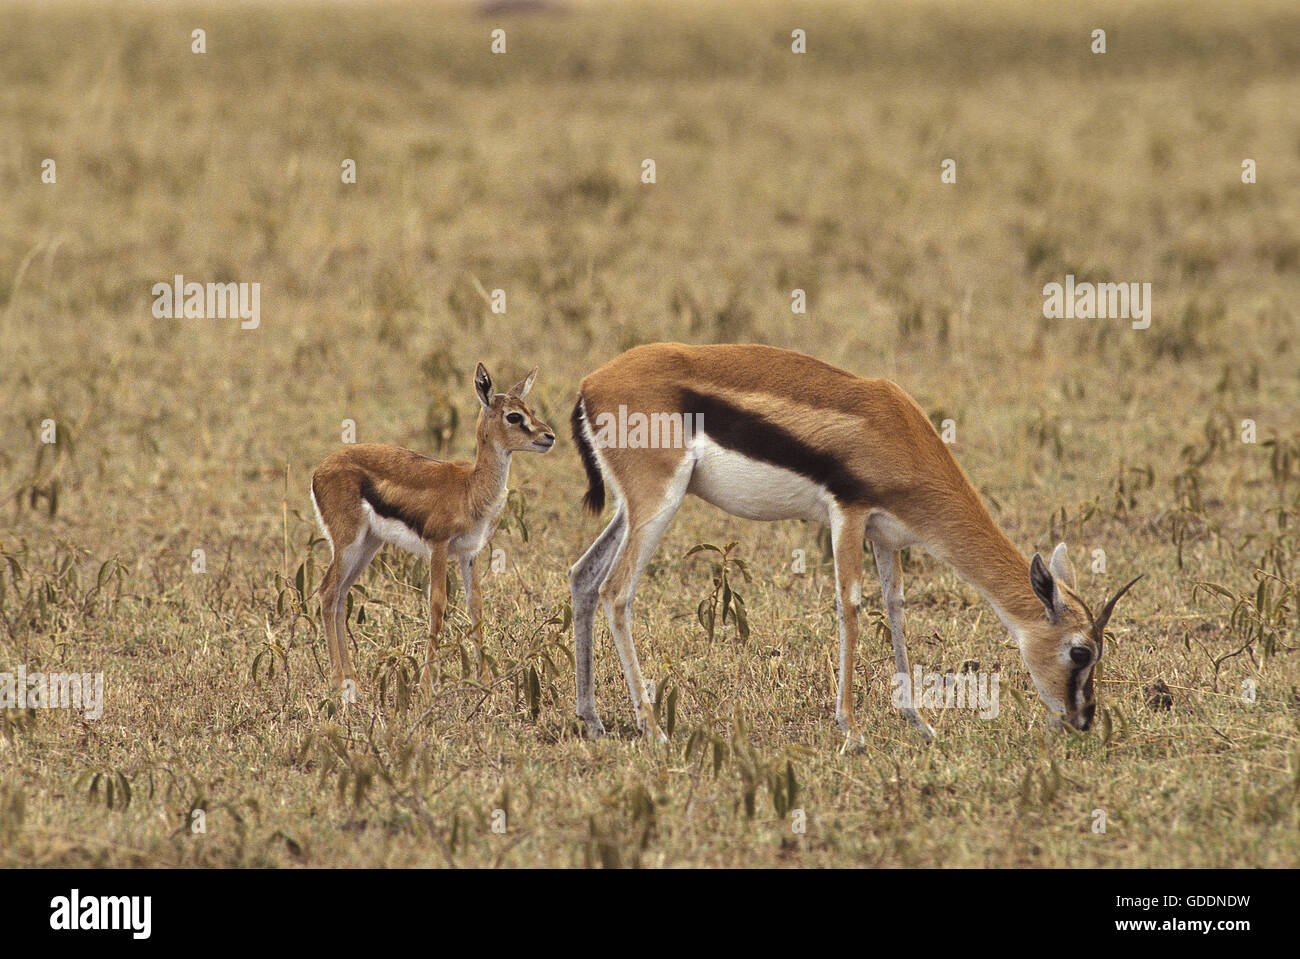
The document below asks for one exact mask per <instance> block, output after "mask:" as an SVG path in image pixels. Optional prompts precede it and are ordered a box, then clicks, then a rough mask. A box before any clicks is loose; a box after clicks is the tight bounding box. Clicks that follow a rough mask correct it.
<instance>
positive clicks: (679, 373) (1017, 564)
mask: <svg viewBox="0 0 1300 959" xmlns="http://www.w3.org/2000/svg"><path fill="white" fill-rule="evenodd" d="M688 391H693V392H694V393H697V394H703V395H706V396H709V397H714V398H717V399H719V400H722V401H725V403H726V404H728V406H729V407H732V408H735V409H739V410H742V411H744V413H745V414H752V415H755V416H758V417H761V418H762V419H763V420H765V421H767V422H768V423H770V424H772V425H773V426H774V427H777V428H779V429H780V430H781V431H783V432H784V433H785V434H788V435H789V436H791V437H794V438H797V440H798V441H799V442H800V443H801V444H804V445H806V447H808V448H811V449H812V450H813V451H814V452H815V453H817V454H819V455H821V454H824V455H825V456H826V457H828V458H831V459H833V461H834V462H835V463H836V464H837V465H838V466H840V467H842V468H843V476H844V477H845V481H846V482H850V483H852V484H855V486H856V485H860V487H861V488H862V489H864V490H866V491H868V492H866V493H865V494H863V495H862V496H860V497H857V498H851V499H844V498H838V501H837V505H838V507H839V508H840V510H841V511H842V512H841V516H842V520H843V528H844V534H843V536H842V539H843V542H842V543H840V544H838V545H837V550H836V553H837V555H836V569H837V579H838V587H837V588H838V590H839V594H840V605H841V609H842V628H843V630H844V631H845V634H846V635H845V637H844V640H843V650H842V652H843V659H844V663H843V672H844V675H842V676H841V692H840V702H839V703H837V713H839V714H841V716H842V724H843V725H845V727H846V729H847V730H849V731H850V732H851V733H852V732H855V730H854V727H853V720H852V671H853V659H854V647H855V644H856V635H857V610H856V608H855V607H854V606H853V604H851V603H850V602H848V591H849V590H851V589H852V588H853V586H854V585H855V584H857V583H859V580H860V566H861V558H862V549H861V546H862V535H863V530H864V529H865V531H866V536H867V537H868V538H871V539H872V540H873V542H874V543H875V546H876V554H877V560H878V563H882V562H883V563H885V564H886V567H885V569H886V571H889V570H894V569H897V556H896V553H897V549H898V548H901V546H903V545H909V543H908V542H903V543H895V542H893V539H894V538H896V537H895V534H894V533H893V532H891V531H893V530H897V529H898V528H899V524H901V525H902V527H903V528H905V529H906V530H907V532H908V538H909V539H910V541H911V542H914V543H917V544H920V545H923V546H925V547H926V548H927V549H929V550H930V551H931V552H932V553H934V554H935V555H936V556H938V557H939V558H941V559H943V560H945V561H946V562H948V563H950V564H951V565H952V566H953V567H954V568H955V569H956V570H957V572H958V573H959V574H960V575H962V576H963V577H964V578H965V579H966V580H968V581H969V582H971V583H972V584H973V585H975V586H976V587H977V588H978V589H979V590H980V591H981V592H982V593H983V594H984V595H985V596H986V597H987V598H988V599H990V600H991V601H992V602H993V603H994V604H995V606H996V608H998V610H999V611H1000V613H1001V614H1002V616H1003V618H1004V620H1005V621H1006V622H1007V625H1008V626H1009V627H1010V628H1011V629H1012V631H1013V633H1018V634H1019V637H1020V638H1021V640H1022V642H1021V648H1022V655H1023V658H1024V661H1025V663H1026V665H1027V666H1028V668H1029V670H1030V673H1031V675H1032V676H1033V678H1034V681H1035V684H1036V685H1037V686H1038V687H1039V690H1040V692H1041V693H1044V694H1045V696H1044V698H1045V699H1051V698H1058V697H1064V693H1065V690H1066V688H1067V684H1068V683H1069V681H1070V677H1071V675H1072V671H1073V667H1072V666H1071V665H1070V663H1069V661H1068V650H1069V645H1070V644H1071V642H1072V639H1071V637H1072V636H1074V635H1075V634H1082V636H1083V638H1084V640H1085V641H1086V643H1087V644H1089V648H1091V650H1092V652H1093V658H1094V661H1095V659H1096V658H1097V657H1098V656H1099V654H1100V638H1099V637H1096V636H1094V635H1093V631H1092V625H1093V624H1092V617H1091V613H1090V612H1089V611H1088V610H1087V607H1086V606H1085V605H1084V604H1083V603H1082V601H1081V600H1079V599H1078V597H1077V595H1076V594H1075V593H1074V592H1073V588H1072V587H1073V575H1072V571H1071V575H1070V581H1069V582H1068V583H1063V584H1061V585H1062V587H1063V588H1062V595H1064V596H1065V597H1066V600H1067V602H1066V605H1065V608H1064V610H1063V611H1062V613H1061V615H1060V616H1059V618H1058V621H1057V622H1055V623H1052V622H1049V620H1048V614H1047V610H1046V609H1045V607H1044V604H1043V601H1042V600H1040V598H1039V597H1038V596H1037V595H1036V594H1035V591H1034V589H1033V587H1032V586H1031V583H1030V564H1029V562H1028V561H1026V559H1025V558H1024V556H1023V555H1022V554H1021V553H1020V552H1019V550H1017V549H1016V547H1015V546H1014V545H1013V544H1012V543H1011V541H1010V540H1009V539H1008V538H1007V537H1006V535H1005V534H1004V533H1003V532H1002V530H1001V529H1000V528H999V527H998V525H997V524H996V523H995V522H994V521H993V519H992V517H991V516H990V514H989V512H988V510H987V509H986V508H985V506H984V504H983V502H982V501H981V498H980V496H979V494H978V493H977V492H976V490H975V488H974V486H973V485H972V484H971V482H970V480H969V479H968V478H967V476H966V474H965V472H964V471H963V470H962V468H961V466H959V465H958V463H957V461H956V460H955V459H954V458H953V456H952V454H951V452H950V451H949V449H948V446H947V445H946V444H945V443H944V442H943V441H942V440H941V439H940V437H939V435H938V433H937V432H936V431H935V429H934V427H933V425H932V424H931V423H930V421H929V418H928V417H927V416H926V414H925V412H924V411H923V410H922V409H921V408H920V407H919V406H918V405H917V404H916V402H915V401H914V400H913V399H912V398H911V397H910V396H908V395H907V393H905V392H904V391H903V390H902V389H900V388H899V387H898V386H896V385H895V384H894V383H891V382H890V381H888V380H884V379H863V378H861V377H858V376H854V375H853V374H851V373H848V372H845V371H844V370H840V369H836V368H835V367H832V366H829V365H828V364H826V363H823V362H821V361H820V360H817V359H814V358H813V357H810V356H806V355H804V354H801V353H797V352H793V351H790V350H783V349H777V348H774V347H769V346H760V345H716V346H688V345H683V344H679V343H655V344H649V345H646V346H640V347H636V348H634V349H631V350H629V351H627V352H626V353H624V354H622V355H621V356H619V357H617V358H615V359H614V360H613V361H611V362H610V363H608V364H606V365H605V366H603V367H601V368H600V369H599V370H597V371H595V372H594V373H592V374H590V375H589V376H587V377H586V378H585V379H584V380H583V381H582V385H581V389H580V392H579V396H580V402H581V404H582V406H583V407H584V408H585V416H586V420H587V422H588V423H589V424H592V425H593V428H594V424H596V423H597V421H598V417H599V416H600V415H601V414H602V413H609V414H615V413H616V411H617V410H618V408H619V406H620V405H624V406H626V407H627V408H628V409H629V410H637V411H641V412H644V413H647V414H650V413H657V412H669V413H690V412H691V410H688V409H685V404H684V401H683V395H684V394H685V393H687V392H688ZM703 426H704V431H705V432H706V433H708V432H709V427H710V424H709V422H707V420H706V421H705V422H704V424H703ZM685 457H687V454H686V453H685V452H684V451H683V450H680V449H632V448H610V449H603V450H600V451H599V461H600V465H601V471H602V473H603V474H604V475H605V476H606V478H607V479H608V480H609V481H611V482H612V483H613V484H614V486H615V487H616V489H617V491H618V492H619V493H621V496H622V500H623V502H624V503H625V507H624V508H625V509H626V511H627V518H628V522H629V526H630V533H629V537H630V540H629V541H630V543H631V544H632V545H633V546H634V547H636V548H628V549H624V550H622V551H621V552H620V553H619V554H618V557H617V559H616V560H615V561H614V562H613V565H612V568H611V570H610V572H609V575H608V577H607V578H606V579H605V580H604V582H603V584H602V585H601V587H600V596H601V598H602V600H604V601H605V602H606V603H607V604H608V605H609V607H610V608H611V609H612V610H613V611H614V615H615V617H616V620H615V624H616V625H615V638H616V641H617V642H619V644H620V651H622V648H623V645H624V644H626V645H627V646H628V647H629V651H630V653H631V656H632V658H633V661H635V650H633V649H630V647H631V637H630V634H629V633H628V632H627V625H626V604H627V602H628V601H629V599H630V594H629V584H632V583H634V582H635V577H636V575H637V573H638V572H639V569H640V565H638V563H640V562H642V560H641V557H640V552H641V551H642V550H643V548H644V547H645V545H646V544H645V543H644V541H643V540H644V537H641V536H640V535H639V531H640V530H642V529H643V528H644V527H645V526H646V525H647V523H650V522H651V520H655V523H656V524H658V522H659V521H658V520H657V519H655V517H654V514H655V512H656V511H657V510H660V509H661V504H663V503H665V502H666V496H667V497H668V500H670V499H671V496H668V493H669V487H670V484H672V483H673V482H674V477H676V476H677V475H679V474H678V471H679V470H680V469H681V468H682V464H683V461H684V458H685ZM718 505H720V506H722V507H723V508H726V505H725V504H721V503H720V504H718ZM673 508H675V506H674V507H673ZM855 544H856V545H855ZM651 549H653V546H651ZM890 553H893V554H895V555H893V556H891V555H890ZM647 558H648V557H647ZM896 591H897V594H898V595H897V600H896V602H897V605H898V607H899V608H898V611H897V613H898V619H897V622H898V631H897V633H898V635H896V636H895V646H896V653H898V656H897V661H898V663H899V665H900V666H901V665H903V664H905V663H906V653H905V650H901V649H900V646H901V632H902V630H901V622H902V620H901V602H902V599H901V596H902V593H901V585H900V586H898V587H897V589H896ZM859 595H860V593H859ZM891 617H892V614H891ZM1063 656H1066V657H1067V659H1066V660H1065V661H1063V659H1062V657H1063ZM625 665H626V663H625ZM630 672H631V671H630ZM638 677H639V671H638V675H637V676H635V677H634V676H629V685H630V686H635V685H636V683H635V680H636V679H637V678H638ZM1091 684H1092V676H1091V669H1090V670H1089V673H1088V676H1087V684H1086V692H1087V695H1088V698H1089V699H1091ZM640 698H642V697H640V696H638V694H637V692H636V690H635V689H633V699H634V702H635V703H636V705H637V706H638V713H639V714H641V713H642V708H643V706H642V703H641V702H638V701H637V700H638V699H640ZM1049 705H1054V704H1051V703H1049ZM1059 705H1060V707H1061V712H1062V713H1063V714H1064V718H1065V719H1066V720H1067V721H1068V722H1070V723H1071V724H1074V725H1078V726H1080V727H1083V728H1086V726H1087V718H1085V717H1083V716H1082V715H1081V714H1082V713H1083V712H1084V710H1082V709H1081V708H1079V707H1078V706H1077V704H1076V703H1074V702H1065V701H1064V698H1062V699H1061V701H1060V703H1059ZM580 709H581V704H580ZM1086 711H1087V713H1088V714H1089V716H1090V714H1091V707H1090V706H1089V708H1088V709H1087V710H1086ZM913 718H914V720H916V721H919V717H913ZM645 719H646V722H645V724H646V725H647V731H648V732H653V715H652V714H647V715H646V717H645ZM589 722H590V720H589Z"/></svg>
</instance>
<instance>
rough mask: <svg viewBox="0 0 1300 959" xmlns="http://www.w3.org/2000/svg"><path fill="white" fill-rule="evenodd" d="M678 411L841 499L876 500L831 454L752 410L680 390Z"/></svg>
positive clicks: (726, 442) (713, 435)
mask: <svg viewBox="0 0 1300 959" xmlns="http://www.w3.org/2000/svg"><path fill="white" fill-rule="evenodd" d="M681 410H682V412H683V413H685V414H686V415H688V416H689V415H692V414H695V413H699V414H701V415H702V416H703V421H702V423H701V425H702V427H703V429H704V432H705V433H707V434H708V436H709V438H710V439H712V440H713V441H714V442H715V443H717V444H718V445H719V446H722V447H725V448H726V449H729V450H733V451H735V452H737V453H741V454H743V455H745V456H748V457H750V458H751V459H756V460H762V461H763V462H765V463H771V464H772V465H773V466H780V467H782V468H783V469H788V470H790V471H792V472H795V473H798V474H799V475H801V476H806V477H807V478H808V479H810V480H812V481H813V482H814V483H818V484H820V485H822V486H824V487H826V488H827V489H828V490H830V491H831V493H832V494H833V495H834V496H835V498H836V499H837V500H839V501H840V502H843V503H862V502H868V501H871V500H872V499H874V497H873V495H872V491H871V489H870V487H868V486H867V484H866V483H864V482H863V481H862V480H861V479H860V478H859V477H857V476H855V475H854V474H853V472H852V471H851V470H850V469H849V468H848V466H846V465H845V464H844V462H843V461H841V460H840V459H839V457H837V456H835V455H834V454H833V453H828V452H826V451H824V450H819V449H816V448H814V447H812V446H809V445H808V444H807V443H805V442H803V441H802V440H800V439H799V438H798V437H795V436H793V435H791V434H790V433H788V432H786V431H785V430H784V429H782V428H781V427H780V426H777V425H776V424H775V423H772V422H770V421H768V420H767V419H764V418H763V417H762V416H759V415H758V414H756V413H751V412H749V411H748V410H743V409H741V408H740V407H737V406H733V405H732V404H731V403H728V402H727V401H726V400H723V399H720V398H718V397H716V396H708V395H705V394H703V393H697V392H696V391H694V390H683V391H682V405H681Z"/></svg>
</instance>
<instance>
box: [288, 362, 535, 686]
mask: <svg viewBox="0 0 1300 959" xmlns="http://www.w3.org/2000/svg"><path fill="white" fill-rule="evenodd" d="M536 375H537V371H536V370H534V371H533V372H531V373H529V374H528V377H527V378H526V379H525V380H524V381H523V382H521V383H519V384H517V385H516V386H514V387H513V388H511V390H510V391H509V392H508V393H495V394H494V393H493V391H492V377H491V376H489V375H488V372H487V370H486V369H484V367H483V364H482V363H480V364H479V365H478V369H477V370H475V373H474V389H475V392H476V393H477V395H478V400H479V404H480V406H481V409H480V411H479V415H478V427H477V444H478V449H477V453H476V455H475V459H474V462H472V463H470V462H464V461H460V462H454V463H443V462H439V461H438V460H433V459H430V458H429V457H427V456H422V455H420V454H419V453H413V452H411V451H410V450H406V449H402V448H400V447H397V446H385V445H381V444H378V443H363V444H359V445H356V446H345V447H344V448H343V449H341V450H338V451H337V452H335V453H332V454H331V455H330V456H328V457H327V458H326V459H325V461H324V462H323V463H321V465H320V466H319V467H317V469H316V472H315V474H313V476H312V480H311V498H312V503H313V505H314V506H315V507H316V518H317V520H318V522H319V523H320V527H321V530H322V531H323V532H324V533H325V538H326V539H328V540H329V543H330V549H331V551H332V556H331V558H330V565H329V569H328V570H327V571H326V572H325V579H324V581H323V582H322V584H321V617H322V619H323V620H324V626H325V643H326V645H327V646H328V647H329V654H330V675H331V680H332V682H333V685H334V688H336V689H344V688H345V686H344V684H345V683H346V682H351V683H352V684H353V692H354V693H355V683H356V674H355V673H354V672H353V670H352V660H351V657H350V656H349V654H348V642H347V625H346V622H345V619H344V612H345V609H346V599H347V594H348V590H349V589H351V587H352V584H353V583H355V582H356V580H357V577H359V576H360V575H361V573H362V571H363V570H365V568H366V567H367V566H369V565H370V561H371V560H372V559H374V557H375V554H376V553H377V552H378V551H379V548H380V547H381V546H382V545H383V544H384V543H393V544H395V545H397V546H400V547H402V548H403V549H405V550H408V551H410V552H412V553H415V554H416V555H418V556H423V557H425V558H427V559H428V561H429V646H428V651H427V653H426V655H425V665H424V670H423V675H422V683H423V685H424V687H425V689H426V690H429V689H430V688H431V675H430V673H431V668H430V664H431V659H432V655H433V648H434V640H435V639H436V638H437V636H438V634H439V633H440V632H441V631H442V618H443V613H444V612H445V610H446V607H447V560H448V558H450V559H452V560H454V561H455V562H456V563H458V564H459V566H460V576H461V582H462V583H463V584H464V587H465V601H466V603H465V605H466V609H467V611H468V613H469V616H470V622H471V624H472V625H471V628H472V629H475V630H478V631H479V633H480V642H481V641H482V629H483V596H482V592H481V588H480V573H479V567H478V562H477V557H478V554H479V552H480V551H481V550H482V549H483V547H484V545H485V544H486V543H487V541H488V537H490V536H491V535H492V531H493V530H494V529H495V528H496V524H497V520H498V519H499V518H500V516H501V511H502V510H503V509H504V508H505V504H506V496H507V489H506V481H507V479H508V478H509V475H510V457H511V454H513V453H516V452H519V451H530V452H536V453H545V452H546V451H547V450H549V449H550V448H551V447H552V446H554V445H555V434H554V432H552V430H551V428H550V427H549V426H547V425H546V424H545V423H543V422H542V421H541V420H539V419H538V418H537V417H536V416H535V415H534V413H533V411H532V410H531V409H529V408H528V407H527V406H526V405H525V404H524V397H525V396H527V395H528V391H529V389H531V388H532V385H533V379H534V377H535V376H536Z"/></svg>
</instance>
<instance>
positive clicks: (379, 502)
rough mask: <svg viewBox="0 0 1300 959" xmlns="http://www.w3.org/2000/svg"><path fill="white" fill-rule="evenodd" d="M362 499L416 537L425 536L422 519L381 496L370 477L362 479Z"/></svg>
mask: <svg viewBox="0 0 1300 959" xmlns="http://www.w3.org/2000/svg"><path fill="white" fill-rule="evenodd" d="M361 498H362V499H364V500H365V501H366V502H367V503H369V504H370V508H371V509H373V510H374V511H375V512H376V513H378V514H379V515H380V516H382V517H384V519H395V520H397V521H398V522H399V523H401V524H402V525H403V526H406V527H407V528H408V529H410V530H411V532H413V533H414V534H415V535H416V536H423V535H424V523H423V522H421V520H420V518H419V517H418V516H416V515H415V514H414V513H412V512H411V511H410V510H407V509H404V508H403V507H401V506H398V505H396V504H394V503H390V502H388V501H387V500H386V499H384V498H383V497H382V496H380V495H379V491H378V490H376V489H375V484H374V483H373V482H372V481H371V479H370V477H369V476H363V477H361Z"/></svg>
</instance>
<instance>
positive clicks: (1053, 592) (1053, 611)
mask: <svg viewBox="0 0 1300 959" xmlns="http://www.w3.org/2000/svg"><path fill="white" fill-rule="evenodd" d="M1029 585H1030V586H1032V587H1033V588H1034V595H1035V596H1037V597H1038V599H1039V601H1040V602H1041V603H1042V604H1043V608H1044V609H1046V610H1047V621H1048V622H1049V623H1051V624H1052V625H1053V626H1055V625H1056V624H1057V623H1059V622H1060V621H1061V614H1062V613H1064V612H1065V601H1064V600H1063V599H1061V591H1060V590H1059V589H1057V587H1056V580H1055V579H1053V578H1052V574H1051V573H1050V572H1049V571H1048V569H1047V565H1046V564H1045V563H1044V562H1043V557H1041V556H1039V555H1038V554H1037V553H1035V554H1034V558H1033V559H1032V560H1031V561H1030V563H1029Z"/></svg>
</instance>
